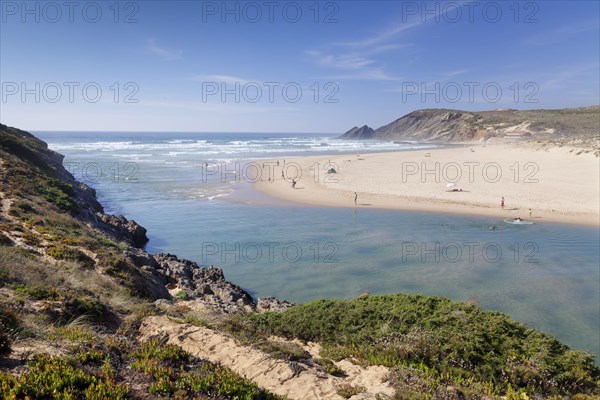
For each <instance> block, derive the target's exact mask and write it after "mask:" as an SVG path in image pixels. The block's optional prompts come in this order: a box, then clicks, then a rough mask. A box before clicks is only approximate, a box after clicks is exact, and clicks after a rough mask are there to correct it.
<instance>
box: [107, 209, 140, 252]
mask: <svg viewBox="0 0 600 400" xmlns="http://www.w3.org/2000/svg"><path fill="white" fill-rule="evenodd" d="M96 217H97V221H98V222H99V224H98V228H100V229H102V230H106V229H107V227H106V226H103V225H102V224H105V225H108V226H109V227H110V229H112V230H113V232H114V233H116V236H117V238H118V239H120V240H124V241H126V242H129V243H130V244H131V245H133V246H135V247H138V248H143V247H144V245H145V244H146V243H148V237H147V236H146V232H147V231H146V228H144V227H143V226H141V225H139V224H138V223H137V222H135V221H134V220H128V219H127V218H125V217H124V216H122V215H110V214H104V213H102V212H97V213H96Z"/></svg>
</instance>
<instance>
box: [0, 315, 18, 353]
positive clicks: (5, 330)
mask: <svg viewBox="0 0 600 400" xmlns="http://www.w3.org/2000/svg"><path fill="white" fill-rule="evenodd" d="M18 329H19V321H18V319H17V316H16V314H15V313H14V312H12V310H10V309H9V308H8V307H7V306H6V305H4V304H2V303H0V357H3V356H6V355H8V354H10V348H11V344H12V339H13V337H14V335H15V333H16V332H17V330H18Z"/></svg>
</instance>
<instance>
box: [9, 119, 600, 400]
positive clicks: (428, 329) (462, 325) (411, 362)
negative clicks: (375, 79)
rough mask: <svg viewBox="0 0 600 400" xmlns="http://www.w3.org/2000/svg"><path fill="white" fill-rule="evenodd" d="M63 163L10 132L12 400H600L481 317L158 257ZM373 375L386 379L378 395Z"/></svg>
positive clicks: (587, 368)
mask: <svg viewBox="0 0 600 400" xmlns="http://www.w3.org/2000/svg"><path fill="white" fill-rule="evenodd" d="M62 159H63V158H62V156H61V155H60V154H57V153H55V152H53V151H52V150H49V149H48V147H47V145H46V144H45V143H44V142H43V141H41V140H39V139H37V138H35V137H34V136H33V135H31V134H29V133H27V132H24V131H21V130H19V129H16V128H11V127H7V126H5V125H1V124H0V393H2V397H3V398H16V399H25V398H31V399H35V398H65V399H84V398H87V399H126V398H136V399H137V398H140V399H150V398H181V399H184V398H201V399H280V398H281V399H283V398H290V399H295V398H314V397H310V395H308V394H307V393H309V391H310V389H311V388H308V387H302V385H299V384H297V385H296V386H295V389H294V386H293V385H292V384H293V382H294V380H299V381H301V382H305V381H306V382H316V383H315V385H320V386H321V388H320V389H321V390H322V393H329V394H328V395H327V397H321V398H331V399H342V398H354V399H367V398H368V399H384V398H395V399H419V398H429V399H494V398H501V397H504V398H507V399H528V398H536V399H545V398H553V399H559V398H565V399H566V398H571V399H595V398H598V396H599V395H600V389H599V383H600V381H599V379H600V371H599V369H598V367H597V366H596V364H595V363H594V359H593V357H592V356H591V355H589V354H586V353H583V352H580V351H576V350H573V349H570V348H569V347H568V346H566V345H564V344H562V343H560V342H558V341H557V340H556V339H555V338H553V337H551V336H549V335H547V334H545V333H542V332H539V331H536V330H533V329H530V328H529V327H527V326H525V325H523V324H521V323H518V322H515V321H512V320H511V319H510V318H509V317H508V316H506V315H503V314H500V313H495V312H486V311H482V310H481V309H480V308H479V307H478V306H476V305H473V304H465V303H457V302H452V301H449V300H446V299H442V298H438V297H425V296H418V295H402V294H397V295H388V296H362V297H360V298H357V299H354V300H349V301H335V300H317V301H313V302H309V303H307V304H301V305H293V304H290V303H288V302H285V301H281V300H278V299H274V298H260V299H254V298H252V296H250V295H249V294H248V292H246V291H245V290H244V289H243V288H241V287H239V286H237V285H235V284H234V283H231V282H229V281H227V280H226V279H225V276H224V274H223V271H222V270H220V269H218V268H213V267H210V268H208V267H205V266H200V265H198V264H196V263H194V262H193V261H190V260H183V259H179V258H177V257H176V256H174V255H171V254H155V255H152V254H148V253H147V252H146V251H144V249H143V246H144V245H145V243H146V242H147V240H148V239H147V237H146V230H145V229H144V228H143V227H141V226H140V225H138V224H137V223H135V221H133V220H129V219H127V218H125V217H123V216H112V215H108V214H105V213H104V210H103V208H102V205H101V204H99V203H98V202H97V200H96V196H95V192H94V190H93V189H92V188H90V187H88V186H86V185H85V184H83V183H80V182H78V181H76V180H75V179H74V178H73V176H72V175H71V174H70V173H69V172H68V171H66V170H65V169H64V168H63V166H62ZM209 338H210V339H211V340H213V342H210V341H209V340H208V339H209ZM204 342H206V343H209V342H210V343H222V344H223V345H222V346H217V345H210V346H201V345H200V344H199V343H204ZM225 344H227V345H228V348H229V349H230V351H233V353H228V354H224V353H223V352H224V351H225V350H224V348H225ZM315 349H318V350H315ZM251 355H252V356H253V357H256V360H259V361H260V362H267V364H268V365H272V366H275V365H276V366H278V367H277V368H279V369H278V371H283V372H279V374H280V375H275V378H276V379H275V380H267V379H262V378H264V377H265V376H266V375H268V374H273V373H274V370H273V368H271V367H268V368H265V369H264V370H262V369H260V368H259V367H258V366H257V365H256V364H252V363H246V364H243V363H242V361H244V360H250V358H249V357H250V356H251ZM374 369H376V371H378V373H383V375H382V376H383V378H382V379H379V380H378V381H377V382H372V381H369V382H367V381H366V380H365V379H366V378H365V376H367V375H365V374H367V373H368V372H369V371H373V370H374ZM253 370H255V371H253ZM258 372H261V374H262V375H260V376H259V375H258ZM275 372H276V371H275ZM284 372H285V374H287V375H286V376H285V377H283V376H282V375H281V374H283V373H284ZM288 375H289V376H288ZM261 377H262V378H261ZM279 378H280V379H279ZM277 379H279V380H277ZM302 379H304V380H305V381H302ZM259 382H260V383H259ZM365 382H366V383H365ZM367 383H368V384H367ZM371 384H373V385H371ZM286 385H287V386H286ZM298 387H300V389H299V388H298ZM282 388H284V389H285V390H284V389H282ZM286 388H287V389H286ZM294 390H296V391H294ZM306 396H309V397H306Z"/></svg>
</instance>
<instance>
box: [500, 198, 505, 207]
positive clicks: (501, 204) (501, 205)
mask: <svg viewBox="0 0 600 400" xmlns="http://www.w3.org/2000/svg"><path fill="white" fill-rule="evenodd" d="M500 208H501V209H503V210H504V196H502V200H500Z"/></svg>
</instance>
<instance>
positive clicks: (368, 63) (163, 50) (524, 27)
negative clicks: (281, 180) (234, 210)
mask: <svg viewBox="0 0 600 400" xmlns="http://www.w3.org/2000/svg"><path fill="white" fill-rule="evenodd" d="M599 25H600V2H598V1H564V2H563V1H522V2H517V1H431V2H423V1H382V2H377V1H369V2H366V1H365V2H363V1H321V2H317V1H237V2H235V1H234V2H222V1H169V2H166V1H119V2H117V1H111V0H109V1H91V2H88V1H71V2H65V1H62V0H61V1H56V2H54V1H32V2H22V1H4V0H2V1H0V81H1V96H0V97H1V99H0V122H2V123H3V124H7V125H10V126H16V127H18V128H21V129H26V130H75V131H191V132H307V133H343V132H345V131H346V130H348V129H350V128H352V127H353V126H362V125H365V124H366V125H369V126H371V127H373V128H378V127H380V126H382V125H385V124H387V123H389V122H391V121H393V120H395V119H397V118H399V117H401V116H403V115H405V114H407V113H409V112H411V111H414V110H417V109H422V108H452V109H462V110H469V111H480V110H490V109H496V108H515V109H539V108H564V107H580V106H590V105H598V104H600V83H599V80H600V28H599Z"/></svg>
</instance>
